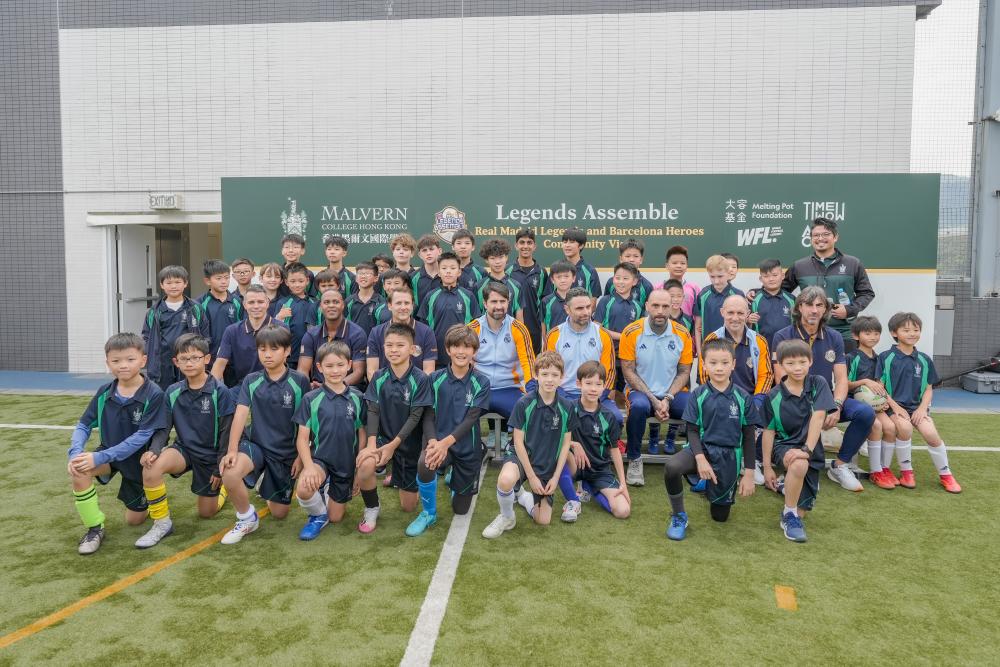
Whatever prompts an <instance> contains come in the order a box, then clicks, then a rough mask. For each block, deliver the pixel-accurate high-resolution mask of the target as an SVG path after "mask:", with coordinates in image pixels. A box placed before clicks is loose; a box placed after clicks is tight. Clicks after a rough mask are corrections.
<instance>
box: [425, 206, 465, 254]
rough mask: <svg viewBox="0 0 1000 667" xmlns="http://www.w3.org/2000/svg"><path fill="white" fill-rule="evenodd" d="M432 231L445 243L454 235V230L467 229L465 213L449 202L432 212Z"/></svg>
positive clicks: (449, 241) (449, 242)
mask: <svg viewBox="0 0 1000 667" xmlns="http://www.w3.org/2000/svg"><path fill="white" fill-rule="evenodd" d="M433 229H434V233H435V234H437V237H438V238H439V239H441V240H442V241H444V242H445V243H447V244H449V245H450V244H451V240H452V239H453V238H454V237H455V232H457V231H458V230H460V229H468V225H466V224H465V213H463V212H462V211H459V210H458V208H456V207H454V206H452V205H451V204H449V205H448V206H445V207H444V208H443V209H441V210H440V211H438V212H437V213H435V214H434V227H433Z"/></svg>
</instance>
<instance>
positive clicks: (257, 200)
mask: <svg viewBox="0 0 1000 667" xmlns="http://www.w3.org/2000/svg"><path fill="white" fill-rule="evenodd" d="M939 180H940V179H939V176H938V175H937V174H712V175H697V174H695V175H689V174H684V175H611V176H332V177H294V178H292V177H290V178H284V177H280V178H223V179H222V225H223V226H222V229H223V235H222V236H223V246H224V251H225V255H226V257H228V258H230V259H232V258H234V257H238V256H247V257H250V258H252V259H253V260H254V261H255V262H264V261H272V260H275V259H280V252H279V250H280V243H279V242H280V239H281V237H282V235H283V234H284V233H286V232H296V233H301V234H302V235H303V236H305V238H306V247H307V252H306V257H305V260H306V263H307V264H310V265H325V264H326V260H325V258H324V255H323V239H324V238H325V237H326V236H329V235H339V236H344V237H345V238H347V239H348V241H349V242H350V244H351V247H350V252H349V255H348V259H347V264H349V265H351V266H353V265H354V264H355V263H356V262H358V261H361V260H363V259H368V258H370V257H371V256H372V255H374V254H376V253H378V252H387V244H388V242H389V240H390V239H391V238H393V237H394V236H396V235H397V234H402V233H409V234H411V235H413V236H414V237H415V238H418V237H419V236H421V235H422V234H436V235H437V236H438V237H439V238H440V239H441V240H442V245H443V246H444V247H445V249H448V248H449V247H450V246H449V245H448V241H450V239H451V235H452V234H453V233H454V232H455V230H457V229H460V228H463V227H465V228H468V229H469V231H471V232H472V233H473V234H474V235H475V236H476V240H477V243H479V242H481V241H482V240H485V239H486V238H489V237H493V236H499V237H503V238H506V239H508V240H510V241H511V242H513V237H514V234H515V233H517V230H518V229H520V228H521V227H523V226H528V227H531V228H533V229H534V230H535V233H536V235H537V241H538V253H537V255H536V256H537V258H538V260H539V261H540V262H542V263H543V264H545V265H548V264H550V263H551V262H553V261H555V260H556V259H559V258H561V257H562V251H561V245H560V236H561V235H562V232H563V230H564V229H566V228H567V227H580V228H582V229H584V230H586V231H587V233H588V237H589V240H588V243H587V247H586V249H585V252H584V254H585V256H586V258H587V260H588V261H589V262H590V263H591V264H593V265H595V266H597V267H599V268H605V267H610V266H613V265H614V264H615V263H616V262H617V258H618V253H617V247H618V245H619V244H620V243H621V242H622V241H625V240H627V239H628V238H630V237H634V238H637V239H639V240H641V241H643V242H644V243H645V245H646V255H645V257H646V259H645V266H646V267H647V268H649V269H655V268H659V267H661V266H662V264H663V257H664V253H665V251H666V249H667V248H669V247H670V246H673V245H684V246H687V248H688V249H689V252H690V257H691V266H692V267H697V266H703V264H704V260H705V258H706V257H707V256H708V255H711V254H714V253H718V252H725V251H729V252H733V253H735V254H736V255H738V256H739V258H740V263H741V264H742V265H743V266H745V267H750V266H753V265H755V264H756V263H757V262H759V261H761V260H763V259H766V258H770V257H775V258H778V259H781V260H782V261H783V262H785V263H786V264H787V263H790V262H791V261H793V260H795V259H797V258H799V257H801V256H802V255H803V254H804V253H805V252H806V248H808V246H809V242H808V236H807V225H808V222H809V221H810V220H812V219H813V218H815V217H818V216H825V217H828V218H832V219H833V220H835V221H837V223H838V224H839V225H840V244H839V245H840V247H842V248H843V249H844V250H845V251H846V252H849V253H851V254H854V255H858V256H860V257H861V258H862V260H863V261H864V263H865V265H866V266H867V267H869V268H874V269H902V270H912V269H933V268H934V267H935V266H936V264H937V228H938V194H939Z"/></svg>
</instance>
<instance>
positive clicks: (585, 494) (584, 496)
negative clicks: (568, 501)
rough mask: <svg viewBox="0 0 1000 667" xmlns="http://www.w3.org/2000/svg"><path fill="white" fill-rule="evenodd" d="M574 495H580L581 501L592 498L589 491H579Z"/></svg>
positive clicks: (587, 501) (585, 501)
mask: <svg viewBox="0 0 1000 667" xmlns="http://www.w3.org/2000/svg"><path fill="white" fill-rule="evenodd" d="M576 495H578V496H580V502H581V503H589V502H590V501H591V500H593V499H594V498H593V497H592V496H591V495H590V491H580V492H579V493H577V494H576Z"/></svg>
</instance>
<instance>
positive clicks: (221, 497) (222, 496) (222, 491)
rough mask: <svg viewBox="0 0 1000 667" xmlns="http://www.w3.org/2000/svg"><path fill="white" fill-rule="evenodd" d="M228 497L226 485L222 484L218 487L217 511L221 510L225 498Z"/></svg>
mask: <svg viewBox="0 0 1000 667" xmlns="http://www.w3.org/2000/svg"><path fill="white" fill-rule="evenodd" d="M228 497H229V491H226V485H225V484H223V485H221V486H219V509H220V510H221V509H222V506H223V505H225V504H226V498H228Z"/></svg>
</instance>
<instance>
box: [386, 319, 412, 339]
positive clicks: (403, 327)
mask: <svg viewBox="0 0 1000 667" xmlns="http://www.w3.org/2000/svg"><path fill="white" fill-rule="evenodd" d="M389 336H402V337H403V338H406V339H407V340H409V341H410V343H412V342H413V341H414V340H416V338H417V334H416V333H415V332H414V331H413V327H411V326H410V325H409V324H400V323H399V322H393V323H392V324H390V325H389V326H388V327H386V330H385V338H388V337H389Z"/></svg>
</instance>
